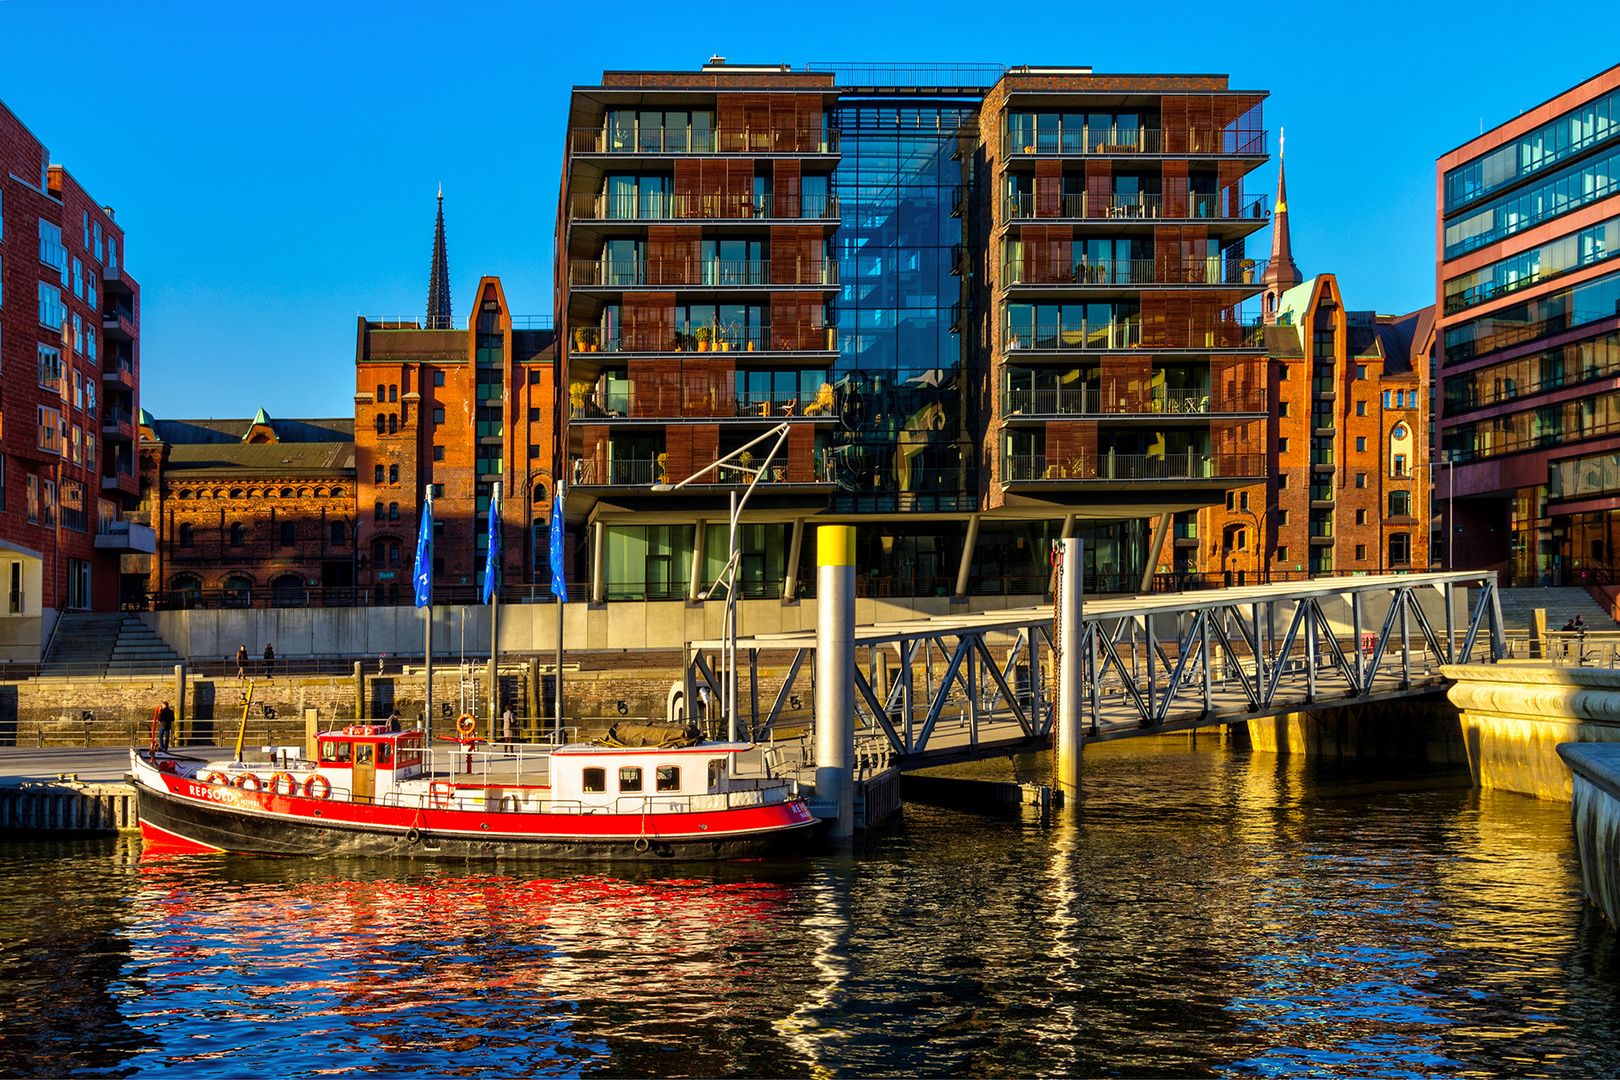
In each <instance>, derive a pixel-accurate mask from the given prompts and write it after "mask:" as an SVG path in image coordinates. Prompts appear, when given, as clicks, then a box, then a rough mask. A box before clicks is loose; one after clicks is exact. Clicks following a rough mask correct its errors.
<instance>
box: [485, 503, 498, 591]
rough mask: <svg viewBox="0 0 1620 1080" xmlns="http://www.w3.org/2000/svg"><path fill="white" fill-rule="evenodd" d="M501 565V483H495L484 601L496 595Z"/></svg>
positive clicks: (486, 559) (490, 510) (486, 560)
mask: <svg viewBox="0 0 1620 1080" xmlns="http://www.w3.org/2000/svg"><path fill="white" fill-rule="evenodd" d="M500 567H501V485H500V484H496V485H495V495H494V497H493V498H491V499H490V500H489V554H488V556H487V557H486V558H485V559H484V603H486V604H487V603H489V598H490V597H491V596H494V595H495V585H496V579H497V578H498V577H499V576H500V572H501V571H500Z"/></svg>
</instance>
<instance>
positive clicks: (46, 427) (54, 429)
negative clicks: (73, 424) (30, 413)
mask: <svg viewBox="0 0 1620 1080" xmlns="http://www.w3.org/2000/svg"><path fill="white" fill-rule="evenodd" d="M37 408H38V410H39V412H38V427H37V430H36V433H35V444H34V445H35V446H36V447H37V448H38V449H40V450H43V451H45V452H46V453H48V454H60V453H61V452H62V443H61V441H60V440H61V422H62V419H61V417H60V416H59V415H58V414H57V412H56V410H55V409H47V408H46V407H45V406H43V405H40V406H37Z"/></svg>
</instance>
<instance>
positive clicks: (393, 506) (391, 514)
mask: <svg viewBox="0 0 1620 1080" xmlns="http://www.w3.org/2000/svg"><path fill="white" fill-rule="evenodd" d="M388 520H389V521H398V520H399V503H397V502H395V503H389V504H388Z"/></svg>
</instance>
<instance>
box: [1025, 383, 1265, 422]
mask: <svg viewBox="0 0 1620 1080" xmlns="http://www.w3.org/2000/svg"><path fill="white" fill-rule="evenodd" d="M1265 409H1266V395H1265V391H1264V390H1261V389H1259V388H1255V389H1252V390H1246V391H1228V392H1226V393H1224V394H1219V395H1217V396H1214V397H1211V395H1210V392H1209V391H1208V390H1155V391H1152V392H1151V393H1149V394H1146V395H1142V394H1109V395H1107V396H1106V399H1105V396H1104V394H1103V392H1102V391H1101V390H1095V389H1067V390H1059V389H1052V390H1022V389H1007V390H1003V391H1002V395H1001V412H1002V415H1003V416H1014V415H1019V414H1022V415H1025V416H1071V415H1078V416H1085V415H1108V414H1113V413H1159V414H1163V415H1168V416H1207V415H1209V414H1210V413H1228V412H1264V411H1265Z"/></svg>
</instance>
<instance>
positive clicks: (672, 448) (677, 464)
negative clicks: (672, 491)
mask: <svg viewBox="0 0 1620 1080" xmlns="http://www.w3.org/2000/svg"><path fill="white" fill-rule="evenodd" d="M664 454H665V457H664V474H665V475H666V476H667V477H668V478H669V479H668V481H667V482H668V483H671V484H678V483H680V482H681V481H682V480H685V479H686V478H687V477H688V476H691V475H692V472H693V468H694V467H693V465H692V426H691V425H690V424H670V425H669V426H668V427H666V428H664ZM704 464H708V462H704Z"/></svg>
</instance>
